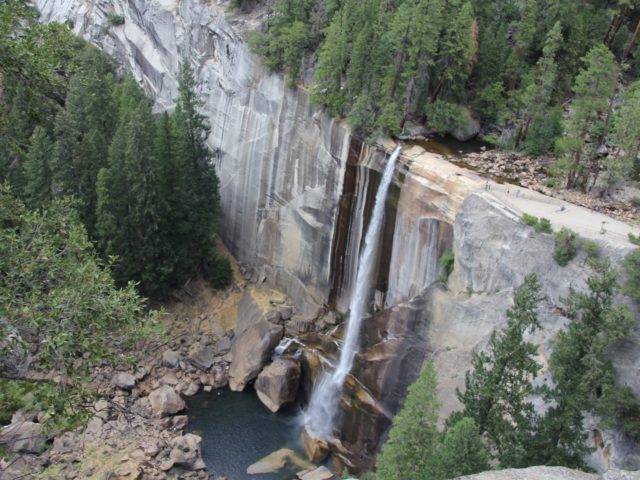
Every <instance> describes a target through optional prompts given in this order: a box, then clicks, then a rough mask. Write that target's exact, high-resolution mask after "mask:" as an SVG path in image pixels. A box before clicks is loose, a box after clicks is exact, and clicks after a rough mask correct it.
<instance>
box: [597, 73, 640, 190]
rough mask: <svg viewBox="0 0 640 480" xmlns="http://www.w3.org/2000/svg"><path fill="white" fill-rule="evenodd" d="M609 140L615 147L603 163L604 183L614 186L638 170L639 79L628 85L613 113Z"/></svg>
mask: <svg viewBox="0 0 640 480" xmlns="http://www.w3.org/2000/svg"><path fill="white" fill-rule="evenodd" d="M611 142H612V143H613V144H614V145H615V146H616V147H617V150H616V153H615V155H614V156H613V158H612V159H607V161H606V163H605V171H606V175H607V178H606V183H607V185H608V186H614V185H615V184H617V183H619V182H620V181H621V180H622V179H624V178H627V177H628V175H629V174H630V173H631V172H632V171H633V170H634V169H635V171H636V172H640V163H639V161H638V154H640V81H636V82H634V83H633V84H631V85H630V86H629V88H628V89H627V90H626V91H625V92H624V95H623V97H622V104H621V105H620V108H619V109H618V111H617V113H616V115H615V121H614V127H613V130H612V132H611Z"/></svg>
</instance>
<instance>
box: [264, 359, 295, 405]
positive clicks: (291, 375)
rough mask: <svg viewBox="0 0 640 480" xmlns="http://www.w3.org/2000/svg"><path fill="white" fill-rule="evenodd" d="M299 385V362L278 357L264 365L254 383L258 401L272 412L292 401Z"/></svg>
mask: <svg viewBox="0 0 640 480" xmlns="http://www.w3.org/2000/svg"><path fill="white" fill-rule="evenodd" d="M299 385H300V363H298V362H297V361H296V360H294V359H292V358H286V357H285V358H282V357H281V358H278V359H276V360H275V361H274V362H273V363H272V364H271V365H269V366H268V367H266V368H265V369H264V370H262V372H260V375H258V379H257V380H256V383H255V388H256V392H257V394H258V398H259V399H260V401H261V402H262V403H263V404H264V405H265V406H266V407H267V408H268V409H269V410H271V411H272V412H273V413H276V412H277V411H278V410H280V407H282V405H284V404H286V403H290V402H293V401H294V400H295V399H296V395H297V393H298V386H299Z"/></svg>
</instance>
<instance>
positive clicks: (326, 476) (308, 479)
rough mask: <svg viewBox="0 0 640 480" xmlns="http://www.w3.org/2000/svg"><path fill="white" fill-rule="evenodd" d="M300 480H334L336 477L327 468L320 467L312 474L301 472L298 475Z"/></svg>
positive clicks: (311, 472) (312, 471)
mask: <svg viewBox="0 0 640 480" xmlns="http://www.w3.org/2000/svg"><path fill="white" fill-rule="evenodd" d="M298 478H299V479H300V480H334V479H335V478H336V477H335V475H334V474H333V472H332V471H331V470H329V469H328V468H327V467H318V468H316V469H315V470H311V471H310V472H309V471H307V472H301V473H299V474H298Z"/></svg>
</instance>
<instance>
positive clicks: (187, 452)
mask: <svg viewBox="0 0 640 480" xmlns="http://www.w3.org/2000/svg"><path fill="white" fill-rule="evenodd" d="M201 442H202V438H201V437H199V436H198V435H194V434H193V433H187V434H186V435H182V436H179V437H175V438H173V439H172V440H171V442H170V444H169V445H170V446H171V453H169V459H170V460H171V461H172V462H173V465H179V466H181V467H186V468H191V469H193V470H202V469H204V468H206V466H205V464H204V462H203V461H202V458H201V454H200V443H201Z"/></svg>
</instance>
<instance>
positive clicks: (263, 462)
mask: <svg viewBox="0 0 640 480" xmlns="http://www.w3.org/2000/svg"><path fill="white" fill-rule="evenodd" d="M290 467H296V468H303V469H305V470H310V469H313V468H314V466H313V464H311V463H309V462H307V461H306V460H304V459H302V458H300V457H299V456H298V455H296V453H295V452H294V451H293V450H291V449H289V448H281V449H280V450H277V451H275V452H273V453H271V454H269V455H267V456H266V457H264V458H262V459H260V460H258V461H257V462H256V463H254V464H253V465H251V466H249V468H247V474H248V475H259V474H265V473H275V472H278V471H279V470H282V469H283V468H290Z"/></svg>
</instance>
